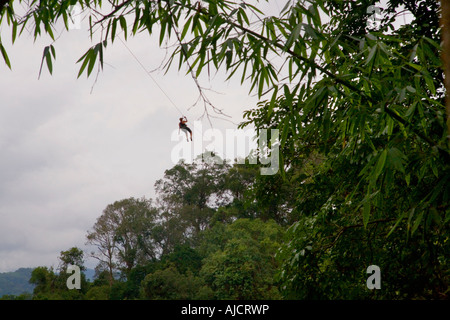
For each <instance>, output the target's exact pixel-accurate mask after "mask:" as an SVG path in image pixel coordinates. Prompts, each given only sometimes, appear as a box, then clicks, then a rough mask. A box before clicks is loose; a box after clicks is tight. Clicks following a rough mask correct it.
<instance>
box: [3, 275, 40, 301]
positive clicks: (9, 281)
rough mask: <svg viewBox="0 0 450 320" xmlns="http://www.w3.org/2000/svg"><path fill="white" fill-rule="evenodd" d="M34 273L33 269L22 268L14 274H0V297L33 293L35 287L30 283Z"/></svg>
mask: <svg viewBox="0 0 450 320" xmlns="http://www.w3.org/2000/svg"><path fill="white" fill-rule="evenodd" d="M32 271H33V268H20V269H17V270H16V271H14V272H3V273H0V297H2V296H4V295H6V294H7V295H15V296H16V295H20V294H22V293H25V292H28V293H33V289H34V285H32V284H30V283H29V282H28V280H30V277H31V272H32Z"/></svg>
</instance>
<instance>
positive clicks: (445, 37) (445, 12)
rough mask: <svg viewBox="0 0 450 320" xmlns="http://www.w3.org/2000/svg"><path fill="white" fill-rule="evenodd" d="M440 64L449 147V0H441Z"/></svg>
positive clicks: (449, 143)
mask: <svg viewBox="0 0 450 320" xmlns="http://www.w3.org/2000/svg"><path fill="white" fill-rule="evenodd" d="M441 28H442V54H441V59H442V65H443V69H444V78H445V80H444V85H445V92H446V94H445V108H446V117H447V142H448V145H449V147H450V0H441Z"/></svg>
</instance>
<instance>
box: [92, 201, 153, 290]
mask: <svg viewBox="0 0 450 320" xmlns="http://www.w3.org/2000/svg"><path fill="white" fill-rule="evenodd" d="M157 214H158V211H157V209H156V208H154V207H153V206H152V202H151V200H147V199H145V198H143V199H135V198H129V199H124V200H121V201H116V202H114V203H113V204H110V205H108V206H107V207H106V208H105V210H104V211H103V214H102V215H101V216H100V217H99V218H98V219H97V222H96V223H95V224H94V226H93V228H92V230H90V231H89V232H88V234H87V236H86V237H87V243H88V244H90V245H94V246H96V247H97V250H98V252H93V253H92V256H93V257H94V258H96V259H98V260H99V262H100V263H101V265H102V266H103V267H104V268H105V269H106V270H108V272H109V277H110V279H109V281H110V284H112V282H113V279H114V277H113V275H114V271H115V270H117V268H119V269H122V270H123V271H125V272H129V271H130V270H131V269H132V268H133V267H134V266H135V265H136V264H137V263H138V262H139V261H146V260H148V259H154V258H156V256H157V255H158V250H159V248H158V245H157V240H155V236H154V230H153V229H154V227H155V225H156V218H157Z"/></svg>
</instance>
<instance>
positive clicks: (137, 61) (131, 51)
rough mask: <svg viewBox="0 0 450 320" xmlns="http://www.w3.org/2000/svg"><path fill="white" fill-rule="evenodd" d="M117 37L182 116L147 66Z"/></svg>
mask: <svg viewBox="0 0 450 320" xmlns="http://www.w3.org/2000/svg"><path fill="white" fill-rule="evenodd" d="M117 38H119V40H120V42H122V44H123V45H124V46H125V48H127V50H128V52H129V53H130V54H131V55H132V56H133V58H134V59H135V60H136V61H137V63H138V64H139V65H140V66H141V68H142V69H143V70H144V71H145V73H146V74H147V75H148V76H149V77H150V79H152V80H153V82H154V83H155V84H156V86H157V87H158V88H159V90H161V92H162V93H163V94H164V95H165V96H166V98H167V99H168V100H169V101H170V102H171V103H172V105H173V106H174V107H175V108H176V109H177V110H178V112H179V113H181V115H182V116H184V114H183V112H182V111H181V110H180V108H178V107H177V105H176V104H175V102H173V100H172V99H171V98H170V96H169V95H168V94H167V93H166V92H165V91H164V90H163V88H161V86H160V85H159V84H158V82H156V80H155V79H154V78H153V77H152V75H151V73H150V72H149V71H148V70H147V68H145V66H144V65H143V64H142V62H141V61H140V60H139V59H138V58H137V57H136V55H135V54H134V53H133V51H131V49H130V48H129V47H128V46H127V45H126V43H125V42H124V41H123V40H122V39H121V38H120V37H117Z"/></svg>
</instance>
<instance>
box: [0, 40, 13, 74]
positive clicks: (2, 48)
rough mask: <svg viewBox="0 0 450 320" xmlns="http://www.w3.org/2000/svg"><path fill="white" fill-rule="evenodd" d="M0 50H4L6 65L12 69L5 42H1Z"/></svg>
mask: <svg viewBox="0 0 450 320" xmlns="http://www.w3.org/2000/svg"><path fill="white" fill-rule="evenodd" d="M0 51H1V52H2V56H3V60H5V63H6V65H7V66H8V68H9V69H11V62H10V61H9V58H8V54H7V53H6V50H5V48H4V47H3V44H2V43H1V42H0Z"/></svg>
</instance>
